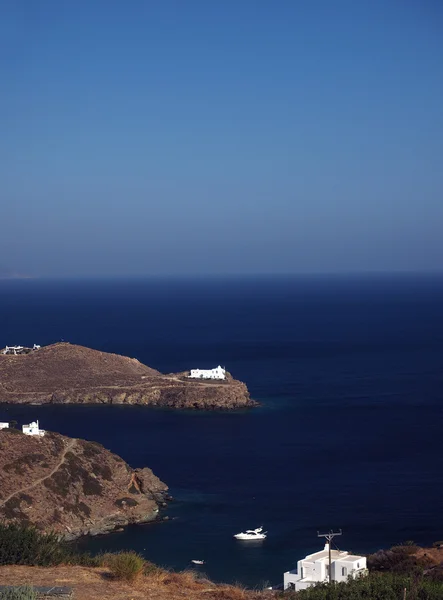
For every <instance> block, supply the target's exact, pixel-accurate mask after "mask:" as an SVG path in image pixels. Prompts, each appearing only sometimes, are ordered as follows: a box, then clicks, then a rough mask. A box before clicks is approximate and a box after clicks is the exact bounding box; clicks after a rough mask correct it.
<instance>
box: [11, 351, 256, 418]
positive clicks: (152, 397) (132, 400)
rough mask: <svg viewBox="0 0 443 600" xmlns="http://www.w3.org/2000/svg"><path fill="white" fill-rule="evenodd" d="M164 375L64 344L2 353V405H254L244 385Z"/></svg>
mask: <svg viewBox="0 0 443 600" xmlns="http://www.w3.org/2000/svg"><path fill="white" fill-rule="evenodd" d="M186 375H187V374H183V373H181V374H177V375H174V374H172V375H163V374H162V373H159V372H158V371H156V370H155V369H151V368H150V367H148V366H146V365H143V364H142V363H140V362H139V361H138V360H136V359H135V358H128V357H126V356H120V355H118V354H109V353H107V352H99V351H98V350H92V349H90V348H85V347H83V346H76V345H74V344H68V343H59V344H53V345H51V346H46V347H43V348H41V349H40V350H37V351H34V352H30V353H29V354H23V355H18V356H14V355H0V402H10V403H21V404H30V403H35V404H48V403H53V404H55V403H57V404H67V403H78V404H93V403H96V404H97V403H103V404H151V405H156V406H168V407H171V408H206V409H207V408H237V407H243V406H254V405H255V404H256V402H254V401H252V400H251V399H250V397H249V392H248V390H247V388H246V386H245V384H244V383H242V382H240V381H236V380H235V379H233V378H232V377H228V378H227V379H226V381H211V382H208V381H195V380H189V379H188V378H187V377H186Z"/></svg>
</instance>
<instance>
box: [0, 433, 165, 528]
mask: <svg viewBox="0 0 443 600" xmlns="http://www.w3.org/2000/svg"><path fill="white" fill-rule="evenodd" d="M167 489H168V488H167V486H166V485H165V484H164V483H163V482H162V481H160V479H159V478H158V477H156V476H155V475H154V474H153V472H152V471H151V469H148V468H144V469H132V468H131V467H130V466H129V465H128V464H127V463H125V461H124V460H123V459H121V458H120V457H119V456H117V455H116V454H113V453H112V452H110V451H109V450H106V449H105V448H104V447H103V446H101V445H100V444H97V443H96V442H87V441H85V440H79V439H74V438H68V437H65V436H62V435H59V434H57V433H51V432H47V433H46V435H45V436H44V437H35V436H28V435H24V434H23V433H21V432H20V431H19V430H15V429H9V430H8V429H3V430H0V519H1V520H5V521H19V522H21V523H26V524H34V525H36V526H37V527H38V528H40V529H42V530H44V531H48V530H53V531H56V532H58V533H59V534H60V535H61V536H62V537H64V538H65V539H67V540H72V539H75V538H77V537H79V536H82V535H98V534H102V533H106V532H109V531H113V530H115V529H118V528H121V527H124V526H125V525H128V524H130V523H146V522H149V521H153V520H154V519H156V518H157V516H158V512H159V505H160V504H162V505H163V502H164V499H165V497H166V491H167Z"/></svg>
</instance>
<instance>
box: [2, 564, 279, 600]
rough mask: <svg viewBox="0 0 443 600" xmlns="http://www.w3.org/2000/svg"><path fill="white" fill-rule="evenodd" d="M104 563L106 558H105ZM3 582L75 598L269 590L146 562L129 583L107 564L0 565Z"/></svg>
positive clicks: (135, 599) (169, 598)
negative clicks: (66, 591) (69, 592)
mask: <svg viewBox="0 0 443 600" xmlns="http://www.w3.org/2000/svg"><path fill="white" fill-rule="evenodd" d="M104 562H106V557H104ZM0 581H1V582H2V584H3V585H18V584H21V585H22V584H24V583H29V584H33V585H35V586H50V585H57V586H68V587H72V588H73V589H74V592H75V600H182V599H184V598H188V599H189V600H265V599H266V598H271V597H273V595H272V592H266V591H264V592H259V591H257V592H256V591H250V590H246V589H243V588H241V587H236V586H230V585H219V584H215V583H213V582H211V581H209V580H207V579H204V578H202V577H201V576H200V575H199V573H197V572H195V571H191V570H190V571H182V572H180V573H176V572H170V571H167V570H166V569H161V568H159V567H155V566H154V565H151V563H146V565H145V566H144V569H143V572H140V573H139V574H138V575H137V576H136V577H135V578H134V579H133V581H132V582H127V581H124V580H122V579H117V578H116V577H115V576H114V575H113V573H112V571H111V569H110V568H109V567H95V568H94V567H79V566H57V567H29V566H20V565H15V566H3V567H0Z"/></svg>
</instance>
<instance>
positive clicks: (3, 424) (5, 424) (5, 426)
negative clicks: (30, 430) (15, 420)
mask: <svg viewBox="0 0 443 600" xmlns="http://www.w3.org/2000/svg"><path fill="white" fill-rule="evenodd" d="M8 428H9V423H0V429H8Z"/></svg>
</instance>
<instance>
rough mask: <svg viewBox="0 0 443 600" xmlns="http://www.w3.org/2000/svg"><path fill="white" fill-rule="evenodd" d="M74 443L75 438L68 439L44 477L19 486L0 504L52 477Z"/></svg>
mask: <svg viewBox="0 0 443 600" xmlns="http://www.w3.org/2000/svg"><path fill="white" fill-rule="evenodd" d="M76 443H77V440H76V439H73V440H70V441H69V443H68V444H67V445H66V448H65V449H64V450H63V452H62V453H61V455H60V460H59V462H58V463H57V464H56V465H55V467H54V468H53V469H52V471H51V472H50V473H48V475H45V476H44V477H40V478H39V479H36V480H35V481H33V482H32V483H30V484H29V485H26V486H24V487H22V488H20V489H19V490H16V491H15V492H13V493H12V494H9V496H8V497H7V498H5V499H4V500H1V501H0V506H4V505H5V504H6V503H7V502H8V501H9V500H10V499H11V498H13V497H14V496H16V495H17V494H21V493H22V492H26V491H27V490H30V489H32V488H33V487H35V486H36V485H39V484H40V483H42V482H43V481H45V480H46V479H49V478H50V477H52V476H53V475H54V473H55V472H56V471H58V470H59V469H60V467H61V466H62V464H63V463H64V462H65V457H66V454H67V453H68V452H69V450H71V449H72V448H73V447H74V446H75V444H76Z"/></svg>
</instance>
